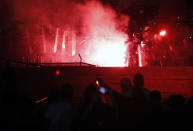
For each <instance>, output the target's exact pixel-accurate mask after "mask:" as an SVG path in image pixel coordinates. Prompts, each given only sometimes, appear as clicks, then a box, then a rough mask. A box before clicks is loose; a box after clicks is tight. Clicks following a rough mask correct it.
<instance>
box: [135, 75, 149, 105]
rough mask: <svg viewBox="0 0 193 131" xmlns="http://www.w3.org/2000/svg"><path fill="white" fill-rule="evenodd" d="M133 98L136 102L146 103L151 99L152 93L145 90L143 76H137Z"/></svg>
mask: <svg viewBox="0 0 193 131" xmlns="http://www.w3.org/2000/svg"><path fill="white" fill-rule="evenodd" d="M133 82H134V89H133V97H134V100H135V101H136V102H140V103H144V102H147V101H148V100H149V99H150V91H149V90H148V89H146V88H144V77H143V75H142V74H139V73H137V74H135V76H134V79H133Z"/></svg>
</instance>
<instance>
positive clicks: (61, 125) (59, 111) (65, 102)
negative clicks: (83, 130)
mask: <svg viewBox="0 0 193 131" xmlns="http://www.w3.org/2000/svg"><path fill="white" fill-rule="evenodd" d="M51 96H52V100H51V101H50V102H49V105H48V108H47V110H46V112H45V118H46V126H47V128H48V130H49V131H64V130H65V131H69V130H71V126H72V120H73V108H72V104H71V99H72V96H73V88H72V86H71V85H69V84H65V85H63V86H62V87H61V88H59V89H55V90H54V93H53V94H52V95H51Z"/></svg>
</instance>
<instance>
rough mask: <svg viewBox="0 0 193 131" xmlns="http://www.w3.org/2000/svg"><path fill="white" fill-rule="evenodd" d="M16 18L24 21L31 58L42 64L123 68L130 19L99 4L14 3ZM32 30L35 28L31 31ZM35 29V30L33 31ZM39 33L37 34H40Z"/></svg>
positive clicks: (95, 2)
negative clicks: (81, 63) (80, 60)
mask: <svg viewBox="0 0 193 131" xmlns="http://www.w3.org/2000/svg"><path fill="white" fill-rule="evenodd" d="M14 10H15V17H17V18H19V19H20V20H22V21H25V23H26V24H27V25H24V26H25V28H27V29H26V30H27V32H29V33H28V34H29V37H28V38H27V39H28V40H27V41H30V42H28V44H26V46H27V47H28V48H30V47H31V48H33V49H32V51H31V53H29V51H28V53H27V54H29V55H30V58H32V57H36V56H35V55H39V57H40V58H41V59H40V60H41V62H75V61H76V62H78V61H79V57H78V55H79V54H80V55H81V57H82V60H83V62H87V63H90V64H95V65H98V66H126V65H127V64H128V63H127V60H126V54H128V53H126V51H127V48H128V45H127V44H125V42H126V41H127V40H128V35H127V34H126V33H125V32H124V31H123V30H124V29H125V28H127V26H128V22H129V17H128V16H124V15H121V14H117V13H116V12H115V11H114V10H113V9H112V8H111V7H109V6H104V5H102V4H101V3H100V2H99V1H95V0H92V1H88V2H85V3H75V2H69V1H67V0H65V1H62V0H57V2H54V1H53V0H49V1H46V2H45V1H43V0H40V1H38V2H37V1H36V2H34V3H33V2H25V1H23V0H19V1H16V2H15V3H14ZM34 28H35V29H34ZM33 30H35V31H33ZM39 31H40V32H39Z"/></svg>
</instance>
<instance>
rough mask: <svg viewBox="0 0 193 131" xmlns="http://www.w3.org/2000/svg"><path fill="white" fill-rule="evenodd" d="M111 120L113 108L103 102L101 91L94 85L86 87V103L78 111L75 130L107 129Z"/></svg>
mask: <svg viewBox="0 0 193 131" xmlns="http://www.w3.org/2000/svg"><path fill="white" fill-rule="evenodd" d="M111 120H112V113H111V108H110V107H109V106H108V105H106V104H104V103H103V102H102V101H101V97H100V92H99V89H98V88H97V87H96V86H94V85H89V86H88V87H86V89H85V91H84V102H83V104H82V105H81V107H80V109H79V110H78V114H77V120H76V122H75V126H74V127H75V129H74V130H97V131H98V130H101V129H106V128H109V123H110V121H111ZM111 126H112V125H111Z"/></svg>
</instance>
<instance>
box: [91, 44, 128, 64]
mask: <svg viewBox="0 0 193 131" xmlns="http://www.w3.org/2000/svg"><path fill="white" fill-rule="evenodd" d="M126 50H127V45H125V44H124V43H107V42H106V43H100V45H99V46H98V48H97V49H96V50H95V52H93V54H92V60H94V62H95V63H97V64H98V65H99V66H104V67H125V66H127V64H126V63H125V57H126Z"/></svg>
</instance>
